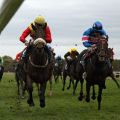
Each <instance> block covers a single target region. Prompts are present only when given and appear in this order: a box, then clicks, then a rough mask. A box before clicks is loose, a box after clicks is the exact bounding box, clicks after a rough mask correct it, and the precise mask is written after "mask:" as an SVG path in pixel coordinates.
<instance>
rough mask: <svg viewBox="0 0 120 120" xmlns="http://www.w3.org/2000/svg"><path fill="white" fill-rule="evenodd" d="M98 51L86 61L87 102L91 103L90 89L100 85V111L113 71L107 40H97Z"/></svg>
mask: <svg viewBox="0 0 120 120" xmlns="http://www.w3.org/2000/svg"><path fill="white" fill-rule="evenodd" d="M97 43H98V44H97V49H96V50H95V51H94V53H93V54H92V55H91V57H90V58H89V59H87V60H86V64H85V72H86V101H87V102H89V101H90V87H91V86H93V87H94V85H98V88H99V89H98V97H97V100H98V110H100V109H101V100H102V90H103V89H104V88H105V80H106V78H107V77H108V76H109V75H110V73H111V71H112V67H111V63H110V60H109V58H108V57H107V54H108V43H107V40H106V39H104V38H102V37H99V38H97Z"/></svg>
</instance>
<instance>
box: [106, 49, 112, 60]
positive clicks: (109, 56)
mask: <svg viewBox="0 0 120 120" xmlns="http://www.w3.org/2000/svg"><path fill="white" fill-rule="evenodd" d="M107 56H108V58H109V59H110V61H111V62H112V61H113V60H114V51H113V48H108V54H107Z"/></svg>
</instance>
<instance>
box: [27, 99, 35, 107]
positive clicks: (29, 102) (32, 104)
mask: <svg viewBox="0 0 120 120" xmlns="http://www.w3.org/2000/svg"><path fill="white" fill-rule="evenodd" d="M27 103H28V104H29V106H30V107H32V106H35V104H34V102H31V101H30V100H27Z"/></svg>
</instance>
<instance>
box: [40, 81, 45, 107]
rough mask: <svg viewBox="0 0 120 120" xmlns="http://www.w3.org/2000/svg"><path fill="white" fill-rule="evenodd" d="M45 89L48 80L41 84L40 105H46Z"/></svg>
mask: <svg viewBox="0 0 120 120" xmlns="http://www.w3.org/2000/svg"><path fill="white" fill-rule="evenodd" d="M45 90H46V82H45V83H42V84H40V95H39V97H40V107H42V108H43V107H45Z"/></svg>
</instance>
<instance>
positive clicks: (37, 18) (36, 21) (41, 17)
mask: <svg viewBox="0 0 120 120" xmlns="http://www.w3.org/2000/svg"><path fill="white" fill-rule="evenodd" d="M34 22H35V23H37V24H45V23H46V21H45V19H44V17H43V16H37V17H36V18H35V20H34Z"/></svg>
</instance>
